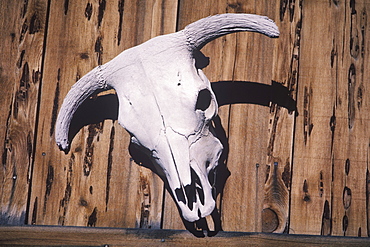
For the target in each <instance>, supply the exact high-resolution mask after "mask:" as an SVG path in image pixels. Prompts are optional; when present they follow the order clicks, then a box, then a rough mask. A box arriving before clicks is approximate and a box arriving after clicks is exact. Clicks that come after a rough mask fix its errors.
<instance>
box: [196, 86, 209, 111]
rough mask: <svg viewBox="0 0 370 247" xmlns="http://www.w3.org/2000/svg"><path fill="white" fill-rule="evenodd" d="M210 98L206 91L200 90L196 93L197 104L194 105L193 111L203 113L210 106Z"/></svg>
mask: <svg viewBox="0 0 370 247" xmlns="http://www.w3.org/2000/svg"><path fill="white" fill-rule="evenodd" d="M211 100H212V96H211V92H210V91H209V90H208V89H203V90H200V91H199V93H198V99H197V104H196V105H195V110H202V111H205V110H207V108H208V107H209V105H210V104H211Z"/></svg>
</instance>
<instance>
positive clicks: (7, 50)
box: [0, 0, 47, 225]
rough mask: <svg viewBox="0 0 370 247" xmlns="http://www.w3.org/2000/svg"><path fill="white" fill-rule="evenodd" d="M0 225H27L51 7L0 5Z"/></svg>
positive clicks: (36, 3)
mask: <svg viewBox="0 0 370 247" xmlns="http://www.w3.org/2000/svg"><path fill="white" fill-rule="evenodd" d="M0 5H1V9H0V29H1V30H2V31H1V34H0V39H1V41H2V42H1V44H0V50H1V52H2V56H3V57H2V59H1V61H0V81H1V83H0V91H1V92H2V96H1V98H0V150H2V151H1V154H2V169H1V172H0V224H11V225H13V224H15V225H21V224H25V223H26V217H27V216H26V215H27V200H28V192H29V186H30V183H31V182H32V181H31V173H32V163H33V159H34V157H33V156H34V149H35V147H34V136H35V132H36V131H35V123H36V119H37V116H36V112H37V104H38V98H39V87H40V81H41V73H42V61H43V49H44V32H45V28H46V16H47V1H42V0H37V1H33V0H30V1H24V2H22V1H1V3H0Z"/></svg>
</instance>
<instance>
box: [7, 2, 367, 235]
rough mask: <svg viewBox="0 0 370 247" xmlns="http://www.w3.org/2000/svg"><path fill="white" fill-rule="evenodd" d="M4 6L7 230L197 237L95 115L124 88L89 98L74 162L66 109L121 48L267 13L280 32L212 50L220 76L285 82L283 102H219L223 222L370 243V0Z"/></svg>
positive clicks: (111, 123)
mask: <svg viewBox="0 0 370 247" xmlns="http://www.w3.org/2000/svg"><path fill="white" fill-rule="evenodd" d="M0 4H1V6H2V9H1V10H0V20H1V21H0V27H1V29H2V30H4V31H3V32H2V33H1V34H0V35H1V39H2V41H3V42H2V43H1V44H0V47H1V50H2V51H3V57H4V58H5V59H2V60H1V61H0V80H1V81H0V90H1V92H3V96H2V97H1V98H0V108H1V109H0V110H1V111H0V145H1V147H0V150H3V151H2V164H3V166H2V171H1V173H0V185H1V186H0V195H1V199H0V224H1V225H6V224H10V225H22V224H30V225H62V226H91V227H94V226H96V227H98V226H99V227H122V228H153V229H185V228H184V225H183V222H182V220H181V218H180V216H179V212H178V209H177V208H176V206H175V203H174V202H173V199H172V197H171V196H170V195H169V193H168V192H167V191H166V190H165V189H164V184H163V182H162V181H161V179H160V178H159V177H158V176H157V175H156V174H154V173H153V172H151V171H150V170H149V169H147V168H144V167H141V166H138V165H137V164H135V162H134V161H133V159H132V158H131V156H130V154H129V151H128V145H129V139H130V137H129V135H128V134H127V133H126V131H125V130H124V129H123V128H122V127H121V126H119V125H118V122H117V121H115V120H114V118H113V119H106V120H103V119H95V118H94V117H91V118H90V117H86V116H89V114H90V115H94V114H96V115H99V113H100V114H101V113H106V115H109V116H111V115H112V113H114V111H115V109H116V107H117V106H116V104H115V103H116V98H115V96H114V92H113V91H110V92H108V94H106V95H100V96H96V97H93V98H92V99H91V100H89V102H90V103H89V104H90V106H91V107H92V108H91V109H86V112H85V113H84V114H85V115H84V116H85V117H86V119H82V121H83V122H84V123H89V125H87V126H85V127H83V128H81V129H80V130H79V128H77V127H80V126H77V127H76V135H75V137H74V138H73V142H72V147H71V150H70V152H69V153H68V154H65V153H63V152H61V151H60V150H59V149H58V148H57V146H56V145H55V141H54V127H55V121H56V116H57V113H58V110H59V108H60V106H61V104H62V100H63V98H64V97H65V95H66V94H67V92H68V90H69V89H70V87H71V86H72V85H73V84H74V83H75V82H76V81H77V80H78V79H79V78H80V77H82V76H83V75H84V74H86V73H87V72H88V71H90V70H91V69H92V68H94V67H95V66H97V65H99V64H103V63H105V62H107V61H109V60H111V59H112V58H113V57H115V56H116V55H118V54H119V53H120V52H121V51H123V50H125V49H127V48H130V47H133V46H135V45H138V44H140V43H142V42H145V41H146V40H148V39H150V38H152V37H155V36H157V35H161V34H166V33H171V32H175V31H177V30H180V29H182V28H184V27H185V26H186V25H187V24H189V23H191V22H193V21H196V20H198V19H200V18H203V17H206V16H209V15H213V14H219V13H255V14H260V15H266V16H268V17H270V18H271V19H273V20H275V22H276V24H277V25H278V27H279V29H280V33H281V35H280V37H279V38H278V39H270V38H267V37H265V36H263V35H260V34H255V33H236V34H232V35H227V36H224V37H221V38H219V39H216V40H214V41H212V42H210V43H209V44H208V45H206V46H205V47H204V48H203V49H202V52H203V53H204V55H205V56H207V57H209V58H210V64H209V66H208V67H207V68H205V69H204V72H205V74H206V75H207V76H208V78H209V80H210V81H211V82H215V83H217V82H224V81H229V83H235V84H237V83H240V82H244V83H259V84H258V85H262V86H256V84H253V85H254V87H253V90H255V91H253V92H258V93H260V94H261V95H264V94H267V95H269V94H270V90H281V88H282V87H281V86H284V87H285V89H284V90H283V91H272V94H273V93H274V92H275V93H276V95H275V96H274V95H273V96H271V99H272V100H273V101H274V102H272V103H271V104H265V102H261V101H257V102H253V104H233V105H223V106H221V107H220V108H219V121H220V123H221V124H222V127H223V128H222V131H223V132H224V134H225V136H226V137H227V146H225V148H226V150H227V152H226V154H227V156H226V160H225V162H226V163H225V165H226V167H227V170H225V171H224V172H225V174H223V175H224V176H225V177H228V178H227V180H226V183H225V184H224V189H223V191H222V192H221V193H220V194H219V195H218V198H217V207H218V209H219V211H220V214H221V224H222V229H223V230H226V231H244V232H245V231H248V232H262V231H263V232H278V233H290V234H314V235H320V234H321V235H338V236H361V237H367V236H369V234H370V214H369V210H370V209H369V205H370V204H369V203H370V196H369V195H370V182H369V181H370V175H369V174H370V172H369V149H370V141H369V140H370V133H369V131H368V130H367V129H368V127H369V125H370V124H369V123H370V120H369V116H367V115H368V114H369V112H370V111H369V110H370V108H369V104H370V103H369V100H370V99H369V94H368V92H367V89H368V83H367V81H368V80H369V65H368V64H369V63H368V60H369V51H370V50H369V49H370V48H369V45H370V43H369V42H370V40H369V39H368V38H367V36H368V35H369V25H368V22H369V20H368V18H367V13H369V11H370V9H369V8H370V2H369V1H368V0H340V1H339V0H312V1H311V0H280V1H267V0H264V1H249V0H242V1H234V0H217V1H200V0H180V1H174V0H162V1H159V0H145V1H142V0H133V1H123V0H82V1H69V0H64V1H57V0H49V1H46V0H26V1H20V0H16V1H6V0H1V1H0ZM164 69H165V68H164ZM272 81H275V82H272ZM267 88H268V89H267ZM253 92H252V93H253ZM245 93H246V94H247V95H248V93H251V92H245ZM282 95H283V96H284V95H285V96H284V97H287V96H288V95H289V96H290V97H292V98H293V99H294V100H296V105H297V110H296V111H294V109H293V108H294V106H292V105H291V103H289V102H281V98H279V97H281V96H282ZM292 107H293V108H292ZM82 118H84V117H82ZM215 121H216V120H215ZM228 172H230V176H228V175H229V174H228ZM207 221H208V222H209V223H210V225H211V224H212V223H211V222H210V221H209V219H207Z"/></svg>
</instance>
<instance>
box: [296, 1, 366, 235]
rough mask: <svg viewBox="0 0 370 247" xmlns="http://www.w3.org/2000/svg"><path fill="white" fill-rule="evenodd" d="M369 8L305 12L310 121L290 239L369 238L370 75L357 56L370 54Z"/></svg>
mask: <svg viewBox="0 0 370 247" xmlns="http://www.w3.org/2000/svg"><path fill="white" fill-rule="evenodd" d="M367 4H368V2H367V1H356V3H355V2H354V1H344V2H337V1H333V2H331V1H330V2H329V3H324V2H321V1H310V2H309V3H307V4H305V5H304V6H303V8H304V10H303V12H304V13H305V18H304V20H303V24H302V37H303V38H302V52H301V56H300V57H301V58H302V59H301V61H300V75H299V78H300V79H299V92H298V108H299V109H302V110H300V111H301V112H303V114H301V115H300V116H299V117H298V118H297V125H296V131H295V133H296V139H295V149H294V154H295V156H294V174H293V184H292V191H293V192H292V205H291V216H292V217H291V222H290V233H301V234H323V235H331V234H333V235H351V236H367V234H368V233H367V231H366V230H367V229H366V228H367V223H366V217H363V215H364V214H365V212H366V190H365V189H366V186H365V185H366V181H367V178H366V171H367V150H368V142H369V141H368V140H369V134H368V131H367V127H368V124H369V122H368V117H367V115H366V114H367V112H368V108H367V104H366V103H365V102H366V99H367V97H366V96H365V94H363V92H364V91H365V90H366V89H365V86H364V85H365V84H364V81H363V80H366V78H367V77H368V75H367V74H366V69H361V68H364V67H365V64H364V59H367V58H366V57H363V56H362V55H360V53H361V52H360V51H357V52H358V54H357V55H354V53H356V51H355V50H356V49H359V50H361V49H364V51H365V50H366V47H367V42H366V41H365V38H364V36H363V35H364V33H365V32H366V30H367V25H366V23H367V21H364V19H363V18H364V17H365V19H366V11H367V10H366V8H365V6H368V5H367ZM355 13H357V14H355ZM364 13H365V14H364ZM322 23H326V25H323V24H322ZM361 30H363V33H361V32H362V31H361ZM356 32H357V34H356ZM308 37H309V38H308ZM353 42H355V43H357V44H358V48H356V44H355V43H353ZM351 46H352V48H351ZM364 54H366V52H365V53H364ZM353 56H357V57H353ZM318 57H320V59H318ZM356 67H357V68H358V70H356V71H358V73H356V75H355V74H354V73H353V72H354V69H356ZM355 78H356V79H355ZM353 80H356V82H355V81H353ZM357 101H358V102H357ZM354 126H356V127H354ZM352 168H353V169H352ZM352 188H353V190H352ZM352 207H353V208H352ZM355 211H356V212H357V213H354V212H355ZM358 212H363V214H362V216H361V213H358ZM294 215H296V217H294Z"/></svg>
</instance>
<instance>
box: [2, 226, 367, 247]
mask: <svg viewBox="0 0 370 247" xmlns="http://www.w3.org/2000/svg"><path fill="white" fill-rule="evenodd" d="M0 244H1V245H2V246H7V245H9V246H17V245H22V246H61V245H63V246H281V245H284V246H368V245H369V244H370V240H369V239H368V238H350V237H322V236H308V235H287V234H267V233H245V232H220V233H219V234H218V235H217V236H215V237H212V238H195V237H194V236H192V235H191V234H190V233H189V232H187V231H179V230H144V229H114V228H110V229H109V228H98V227H96V228H86V227H39V226H37V227H0Z"/></svg>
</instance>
